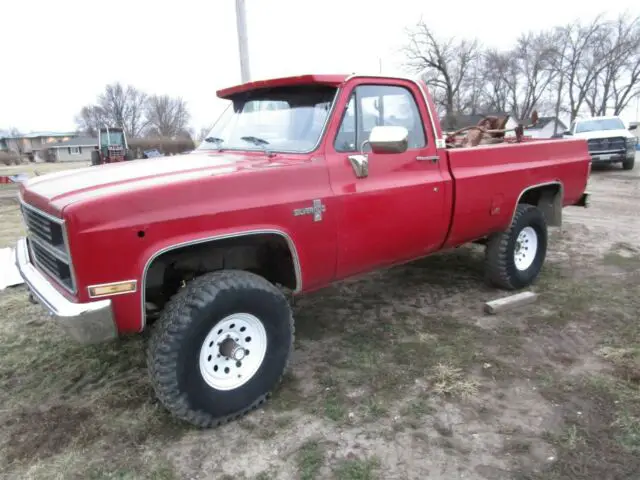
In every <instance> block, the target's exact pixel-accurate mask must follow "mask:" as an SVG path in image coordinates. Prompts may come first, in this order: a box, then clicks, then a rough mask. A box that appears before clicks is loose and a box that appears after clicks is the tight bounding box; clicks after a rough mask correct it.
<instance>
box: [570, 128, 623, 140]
mask: <svg viewBox="0 0 640 480" xmlns="http://www.w3.org/2000/svg"><path fill="white" fill-rule="evenodd" d="M612 137H625V138H629V137H633V134H632V133H631V132H630V131H629V130H626V129H620V130H596V131H593V132H581V133H575V134H573V135H571V136H569V137H568V138H585V139H587V140H589V139H592V138H594V139H595V138H612Z"/></svg>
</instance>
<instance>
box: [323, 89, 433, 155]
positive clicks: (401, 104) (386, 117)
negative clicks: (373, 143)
mask: <svg viewBox="0 0 640 480" xmlns="http://www.w3.org/2000/svg"><path fill="white" fill-rule="evenodd" d="M378 125H397V126H403V127H405V128H406V129H407V130H408V131H409V148H423V147H425V146H426V144H427V141H426V135H425V131H424V126H423V123H422V119H421V117H420V111H419V110H418V105H417V104H416V102H415V99H414V98H413V95H412V94H411V92H410V91H409V90H408V89H406V88H405V87H398V86H392V85H360V86H358V87H356V89H355V92H354V94H352V95H351V98H350V100H349V104H348V107H347V110H346V112H345V115H344V117H343V119H342V123H341V124H340V129H339V131H338V135H337V136H336V142H335V148H336V150H337V151H339V152H354V151H358V150H359V146H360V145H362V142H363V141H364V140H366V139H368V138H369V135H370V134H371V130H372V129H373V127H375V126H378Z"/></svg>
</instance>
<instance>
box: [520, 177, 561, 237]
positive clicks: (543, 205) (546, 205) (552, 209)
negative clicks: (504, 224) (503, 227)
mask: <svg viewBox="0 0 640 480" xmlns="http://www.w3.org/2000/svg"><path fill="white" fill-rule="evenodd" d="M521 203H530V204H532V205H535V206H537V207H538V208H539V209H540V210H541V211H542V213H543V215H544V217H545V218H546V220H547V223H548V224H549V225H550V226H552V227H560V226H562V208H563V206H564V185H563V184H562V182H561V181H560V180H554V181H550V182H544V183H539V184H536V185H530V186H528V187H526V188H525V189H524V190H523V191H522V192H521V193H520V195H519V196H518V200H517V201H516V203H515V205H514V206H513V213H512V215H511V223H513V219H514V218H515V215H516V209H517V208H518V205H519V204H521ZM511 223H510V224H511Z"/></svg>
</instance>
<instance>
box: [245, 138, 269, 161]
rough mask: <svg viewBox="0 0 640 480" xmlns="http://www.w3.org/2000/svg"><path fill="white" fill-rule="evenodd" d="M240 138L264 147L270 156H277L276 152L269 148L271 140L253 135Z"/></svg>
mask: <svg viewBox="0 0 640 480" xmlns="http://www.w3.org/2000/svg"><path fill="white" fill-rule="evenodd" d="M240 140H244V141H245V142H251V143H253V144H254V145H257V146H258V147H262V150H264V153H266V154H267V156H268V157H273V156H275V153H273V152H272V151H271V150H268V149H267V147H266V145H269V142H268V141H267V140H265V139H264V138H260V137H254V136H253V135H247V136H246V137H240Z"/></svg>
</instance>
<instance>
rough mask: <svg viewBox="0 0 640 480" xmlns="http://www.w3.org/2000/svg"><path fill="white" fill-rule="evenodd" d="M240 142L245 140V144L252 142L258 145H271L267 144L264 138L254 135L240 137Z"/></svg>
mask: <svg viewBox="0 0 640 480" xmlns="http://www.w3.org/2000/svg"><path fill="white" fill-rule="evenodd" d="M240 140H244V141H245V142H251V143H254V144H256V145H269V142H267V141H266V140H265V139H264V138H260V137H254V136H253V135H249V136H246V137H240Z"/></svg>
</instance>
